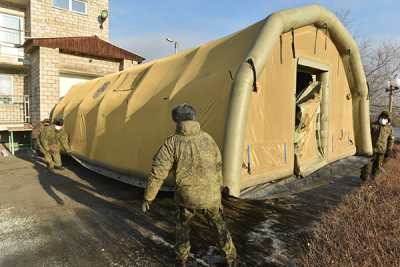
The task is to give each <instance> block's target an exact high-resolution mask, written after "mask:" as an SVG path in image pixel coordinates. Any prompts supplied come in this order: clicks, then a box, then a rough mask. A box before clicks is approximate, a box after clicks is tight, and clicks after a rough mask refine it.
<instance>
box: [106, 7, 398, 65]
mask: <svg viewBox="0 0 400 267" xmlns="http://www.w3.org/2000/svg"><path fill="white" fill-rule="evenodd" d="M311 3H319V4H321V5H323V6H325V7H327V8H329V9H331V10H332V11H340V10H347V9H348V10H349V11H350V14H351V17H352V21H353V25H352V27H353V29H354V30H355V31H357V34H358V35H360V36H361V37H368V38H370V39H375V40H383V39H387V38H396V39H398V37H400V30H399V24H400V19H399V15H398V14H397V13H398V10H400V1H399V0H379V1H377V0H329V1H328V0H325V1H322V0H321V1H308V0H249V1H243V0H212V1H211V0H198V1H194V0H158V1H155V0H147V1H143V0H141V1H138V0H110V39H111V41H112V42H114V43H115V44H117V45H119V46H121V47H124V48H126V49H129V50H131V51H133V52H136V53H138V54H140V55H142V56H144V57H145V58H147V59H155V58H159V57H163V56H167V55H169V54H172V53H173V47H172V45H171V44H169V43H167V42H166V41H165V38H166V37H169V38H172V39H176V40H178V41H179V43H180V46H181V47H180V49H186V48H191V47H196V46H198V45H200V44H202V43H205V42H207V41H209V40H213V39H217V38H220V37H223V36H225V35H228V34H230V33H233V32H236V31H238V30H240V29H242V28H244V27H246V26H248V25H250V24H253V23H254V22H256V21H259V20H261V19H263V18H265V17H266V16H268V14H270V13H271V12H274V11H278V10H280V9H283V8H290V7H298V6H302V5H305V4H311Z"/></svg>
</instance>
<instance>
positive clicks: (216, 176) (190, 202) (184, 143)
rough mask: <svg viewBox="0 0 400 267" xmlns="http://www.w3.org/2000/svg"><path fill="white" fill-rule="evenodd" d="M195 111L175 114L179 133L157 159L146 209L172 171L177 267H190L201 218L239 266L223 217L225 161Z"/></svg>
mask: <svg viewBox="0 0 400 267" xmlns="http://www.w3.org/2000/svg"><path fill="white" fill-rule="evenodd" d="M195 116H196V113H195V110H194V108H193V107H192V106H190V105H187V104H182V105H178V106H177V107H175V108H174V109H173V110H172V119H173V120H174V121H175V123H176V132H175V134H174V135H172V136H171V137H169V138H167V140H166V141H165V143H164V144H163V145H162V146H161V147H160V149H159V150H158V152H157V153H156V155H155V156H154V159H153V164H152V170H151V175H150V177H149V180H148V184H147V188H146V191H145V194H144V202H143V205H142V209H143V212H147V211H148V210H149V209H150V204H151V202H152V201H153V200H154V199H155V197H156V195H157V192H158V191H159V189H160V187H161V185H162V183H163V181H164V180H165V178H167V176H168V174H169V173H170V171H172V173H173V174H174V175H175V180H176V186H175V202H176V204H177V218H176V220H177V222H176V244H175V251H176V254H177V259H176V260H177V265H178V266H186V261H187V259H188V257H189V252H190V236H189V233H190V223H191V221H192V219H193V218H194V217H195V216H196V215H197V216H198V215H202V216H204V217H205V218H206V219H207V220H208V221H209V222H210V223H211V224H212V225H213V226H214V227H215V228H216V229H217V232H218V235H219V246H220V248H221V250H222V251H223V253H224V257H225V263H226V264H227V266H235V262H236V248H235V246H234V244H233V241H232V237H231V235H230V233H229V231H228V229H227V227H226V224H225V222H224V219H223V216H222V204H221V188H222V181H223V180H222V160H221V154H220V151H219V148H218V146H217V144H216V143H215V141H214V140H213V138H212V137H211V136H210V135H209V134H207V133H205V132H203V131H202V130H200V124H199V122H197V121H196V120H195Z"/></svg>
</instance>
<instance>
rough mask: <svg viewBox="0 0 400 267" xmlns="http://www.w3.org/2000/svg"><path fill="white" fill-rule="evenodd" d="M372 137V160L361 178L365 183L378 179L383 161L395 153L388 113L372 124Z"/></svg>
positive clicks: (364, 168) (363, 170) (384, 113)
mask: <svg viewBox="0 0 400 267" xmlns="http://www.w3.org/2000/svg"><path fill="white" fill-rule="evenodd" d="M371 136H372V144H373V148H374V149H373V155H372V157H371V159H370V160H369V161H368V163H367V164H366V165H365V166H364V167H363V168H362V170H361V177H360V178H361V179H362V180H364V181H366V180H368V179H370V178H372V179H374V178H375V177H377V176H378V175H379V174H380V170H381V168H382V164H383V160H384V159H385V157H387V156H391V154H392V153H393V152H392V149H393V144H394V136H393V128H392V125H391V123H390V115H389V113H388V112H386V111H383V112H382V113H381V114H380V115H379V118H378V121H377V122H375V123H374V124H372V126H371Z"/></svg>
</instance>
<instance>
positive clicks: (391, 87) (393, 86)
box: [386, 74, 400, 113]
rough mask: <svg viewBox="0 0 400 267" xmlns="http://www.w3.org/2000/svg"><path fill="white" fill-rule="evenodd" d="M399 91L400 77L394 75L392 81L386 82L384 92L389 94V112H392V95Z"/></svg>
mask: <svg viewBox="0 0 400 267" xmlns="http://www.w3.org/2000/svg"><path fill="white" fill-rule="evenodd" d="M399 89H400V77H399V76H398V75H397V74H396V75H394V77H393V78H392V79H390V80H389V81H388V88H387V89H386V92H389V112H390V113H391V112H392V110H393V93H394V91H397V90H399Z"/></svg>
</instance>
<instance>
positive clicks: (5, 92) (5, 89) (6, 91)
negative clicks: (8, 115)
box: [0, 74, 13, 104]
mask: <svg viewBox="0 0 400 267" xmlns="http://www.w3.org/2000/svg"><path fill="white" fill-rule="evenodd" d="M12 94H13V82H12V76H11V75H8V74H0V104H11V102H12Z"/></svg>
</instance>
